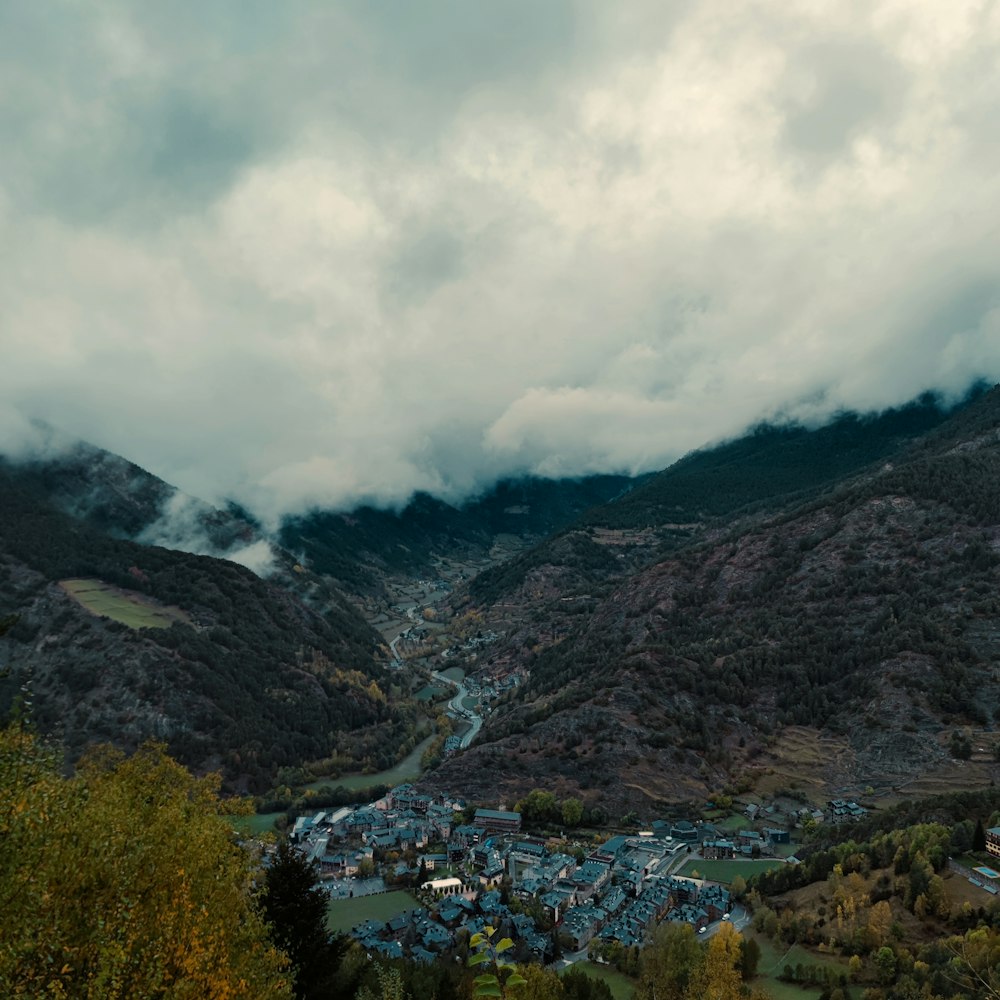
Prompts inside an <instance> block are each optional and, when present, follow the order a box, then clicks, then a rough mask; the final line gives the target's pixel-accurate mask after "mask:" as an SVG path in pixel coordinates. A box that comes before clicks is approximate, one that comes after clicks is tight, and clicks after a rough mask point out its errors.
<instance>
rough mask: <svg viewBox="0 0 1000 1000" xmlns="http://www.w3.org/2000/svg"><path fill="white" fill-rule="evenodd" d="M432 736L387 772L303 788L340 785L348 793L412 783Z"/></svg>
mask: <svg viewBox="0 0 1000 1000" xmlns="http://www.w3.org/2000/svg"><path fill="white" fill-rule="evenodd" d="M433 739H434V737H433V735H431V736H428V737H427V739H425V740H422V741H421V742H420V743H418V744H417V745H416V746H415V747H414V748H413V749H412V750H411V751H410V752H409V753H408V754H407V755H406V756H405V757H404V758H403V759H402V760H401V761H400V762H399V763H398V764H396V765H395V766H394V767H390V768H389V769H388V770H387V771H376V772H375V773H374V774H342V775H341V776H340V777H339V778H320V779H318V780H317V781H312V782H310V783H309V784H308V785H305V786H304V787H305V788H307V789H308V788H313V789H315V788H322V787H323V786H324V785H330V786H331V787H333V788H336V787H337V786H338V785H342V786H343V787H344V788H346V789H348V790H349V791H355V790H357V789H361V788H370V787H371V786H372V785H401V784H403V782H405V781H414V780H415V779H416V778H419V777H420V774H421V771H420V758H421V756H423V752H424V751H425V750H426V749H427V748H428V747H429V746H430V744H431V741H432V740H433Z"/></svg>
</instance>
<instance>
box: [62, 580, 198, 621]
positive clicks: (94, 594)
mask: <svg viewBox="0 0 1000 1000" xmlns="http://www.w3.org/2000/svg"><path fill="white" fill-rule="evenodd" d="M59 586H60V587H62V589H63V590H64V591H65V592H66V593H67V594H69V596H70V597H71V598H73V600H74V601H76V603H77V604H79V605H80V606H81V607H82V608H85V609H86V610H87V611H89V612H90V613H91V614H92V615H98V616H99V617H102V618H110V619H111V620H112V621H116V622H121V624H122V625H127V626H128V627H129V628H135V629H139V628H170V626H171V625H173V623H174V622H186V623H190V619H189V618H188V616H187V615H186V614H185V613H184V612H183V611H181V609H180V608H175V607H169V606H167V605H165V604H160V603H159V602H157V601H154V600H153V599H152V598H151V597H147V596H146V595H145V594H139V593H136V591H134V590H124V589H122V588H121V587H113V586H112V585H111V584H110V583H104V582H103V581H102V580H60V581H59Z"/></svg>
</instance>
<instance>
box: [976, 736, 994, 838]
mask: <svg viewBox="0 0 1000 1000" xmlns="http://www.w3.org/2000/svg"><path fill="white" fill-rule="evenodd" d="M997 745H998V746H1000V744H997ZM972 849H973V851H985V850H986V830H984V829H983V821H982V818H981V817H980V818H979V819H977V820H976V829H975V832H974V833H973V834H972Z"/></svg>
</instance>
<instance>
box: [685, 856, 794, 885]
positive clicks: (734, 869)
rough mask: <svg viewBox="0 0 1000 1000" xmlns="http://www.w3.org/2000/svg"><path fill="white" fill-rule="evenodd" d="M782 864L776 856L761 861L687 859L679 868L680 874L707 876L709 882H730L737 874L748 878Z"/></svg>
mask: <svg viewBox="0 0 1000 1000" xmlns="http://www.w3.org/2000/svg"><path fill="white" fill-rule="evenodd" d="M783 864H784V862H783V861H778V860H777V859H776V858H765V859H763V860H761V861H744V860H738V861H688V862H687V864H685V865H684V867H683V868H682V869H681V870H680V874H681V875H687V876H688V877H689V878H694V877H695V875H694V873H695V872H697V873H698V876H697V877H698V878H707V879H708V880H709V881H710V882H725V883H727V884H728V883H729V882H732V880H733V879H734V878H736V876H737V875H742V876H743V878H745V879H747V880H749V879H750V877H751V876H752V875H759V874H760V873H761V872H766V871H770V870H771V869H772V868H780V867H781V866H782V865H783Z"/></svg>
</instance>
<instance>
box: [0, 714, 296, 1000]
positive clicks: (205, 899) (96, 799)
mask: <svg viewBox="0 0 1000 1000" xmlns="http://www.w3.org/2000/svg"><path fill="white" fill-rule="evenodd" d="M57 765H58V759H57V757H56V755H55V754H54V753H52V752H51V751H49V750H48V749H47V748H46V747H45V746H44V745H43V744H41V743H40V742H39V741H38V740H37V739H36V738H35V737H34V736H33V735H32V734H31V733H29V732H25V731H24V730H22V729H21V728H20V727H10V728H8V729H6V730H2V731H0V907H2V912H3V914H4V918H3V920H2V921H0V994H2V995H3V996H4V997H12V998H14V997H31V998H39V1000H40V998H52V1000H55V998H61V997H67V996H73V997H86V998H93V1000H97V998H101V1000H130V998H132V997H144V996H156V997H162V998H165V1000H179V998H187V997H194V996H197V997H203V998H206V1000H229V998H235V997H241V996H253V997H255V998H256V997H259V998H261V1000H265V998H266V1000H287V998H290V997H291V995H292V987H291V977H290V976H289V975H288V974H287V973H286V972H285V969H286V967H287V964H288V963H287V959H286V957H285V956H284V955H283V954H282V953H281V952H280V951H278V949H277V948H275V947H274V945H273V944H272V942H271V941H270V939H269V938H268V934H267V928H266V925H265V923H264V920H263V918H262V916H261V914H260V911H259V909H258V907H257V903H256V900H255V895H254V878H255V870H256V869H255V865H253V864H252V863H251V860H250V858H249V857H248V856H247V854H246V853H245V852H244V851H243V850H242V849H241V848H240V847H239V846H238V845H237V844H236V843H235V838H234V835H233V831H232V828H231V826H230V824H229V823H228V822H227V821H226V820H225V819H223V818H222V816H220V815H219V813H220V808H228V807H221V805H220V802H219V799H218V794H217V793H218V777H217V776H210V777H208V778H201V779H196V778H193V777H192V776H191V775H190V774H189V773H188V772H187V771H186V770H185V769H184V768H183V767H181V766H180V765H179V764H177V763H176V762H175V761H173V760H171V759H170V758H169V757H168V756H167V754H166V753H165V751H164V749H163V747H162V746H158V745H151V746H146V747H144V748H143V749H142V750H140V751H139V752H138V753H136V754H135V755H134V756H133V757H131V758H125V757H124V756H123V755H122V754H121V753H119V752H117V751H113V750H111V749H110V748H101V749H98V750H96V751H93V752H91V753H90V754H89V755H88V756H87V757H86V758H84V759H83V760H82V761H81V762H80V764H79V766H78V769H77V774H76V776H75V777H73V778H71V779H64V778H62V777H61V776H60V775H59V771H58V766H57Z"/></svg>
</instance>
